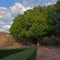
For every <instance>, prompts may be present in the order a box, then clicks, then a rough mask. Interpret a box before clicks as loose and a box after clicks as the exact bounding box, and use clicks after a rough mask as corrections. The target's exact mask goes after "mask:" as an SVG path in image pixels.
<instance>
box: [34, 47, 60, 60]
mask: <svg viewBox="0 0 60 60" xmlns="http://www.w3.org/2000/svg"><path fill="white" fill-rule="evenodd" d="M35 60H60V56H59V55H58V54H57V53H56V52H55V51H53V50H50V49H48V48H44V47H39V48H37V54H36V59H35Z"/></svg>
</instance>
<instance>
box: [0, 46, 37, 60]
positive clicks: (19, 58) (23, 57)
mask: <svg viewBox="0 0 60 60" xmlns="http://www.w3.org/2000/svg"><path fill="white" fill-rule="evenodd" d="M35 55H36V48H33V47H31V48H28V49H26V50H23V51H20V52H17V53H14V54H11V55H9V56H6V57H4V58H2V59H0V60H34V59H35Z"/></svg>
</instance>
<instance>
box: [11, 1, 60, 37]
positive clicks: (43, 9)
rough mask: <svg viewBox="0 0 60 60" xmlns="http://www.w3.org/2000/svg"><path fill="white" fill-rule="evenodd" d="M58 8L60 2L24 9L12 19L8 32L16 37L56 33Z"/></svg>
mask: <svg viewBox="0 0 60 60" xmlns="http://www.w3.org/2000/svg"><path fill="white" fill-rule="evenodd" d="M59 9H60V2H57V3H56V4H54V5H49V6H38V7H34V8H33V9H29V10H27V11H25V12H24V14H21V15H18V16H17V17H15V19H14V20H13V24H12V25H11V28H10V34H11V35H12V36H14V37H17V38H20V37H31V38H32V37H33V38H39V37H43V36H50V35H53V34H58V32H60V22H59V24H58V21H59V20H60V11H59ZM57 27H58V28H57ZM56 29H57V30H56Z"/></svg>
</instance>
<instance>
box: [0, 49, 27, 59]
mask: <svg viewBox="0 0 60 60" xmlns="http://www.w3.org/2000/svg"><path fill="white" fill-rule="evenodd" d="M26 49H27V48H20V49H4V50H0V59H1V58H3V57H6V56H9V55H11V54H15V53H18V52H22V51H24V50H26Z"/></svg>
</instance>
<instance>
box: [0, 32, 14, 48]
mask: <svg viewBox="0 0 60 60" xmlns="http://www.w3.org/2000/svg"><path fill="white" fill-rule="evenodd" d="M14 43H15V40H14V38H13V37H12V36H11V35H9V34H8V33H4V32H0V47H3V46H11V45H13V44H14Z"/></svg>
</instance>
